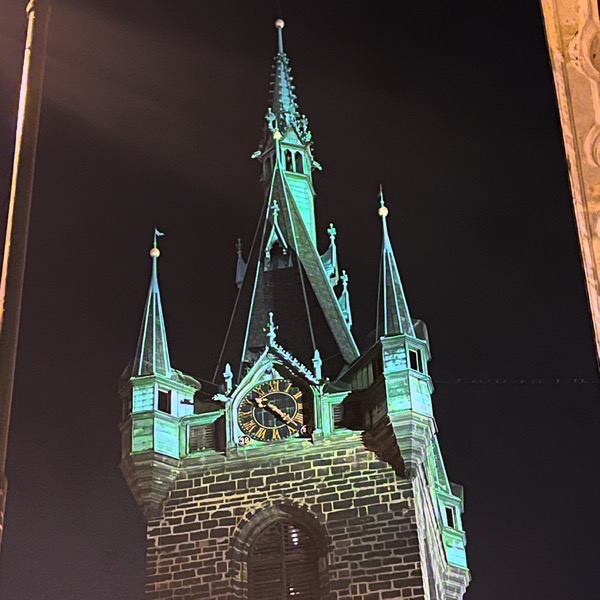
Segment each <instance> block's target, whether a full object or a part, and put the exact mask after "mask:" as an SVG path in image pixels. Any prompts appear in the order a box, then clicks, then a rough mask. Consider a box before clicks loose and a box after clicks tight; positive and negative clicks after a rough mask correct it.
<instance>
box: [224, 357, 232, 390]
mask: <svg viewBox="0 0 600 600" xmlns="http://www.w3.org/2000/svg"><path fill="white" fill-rule="evenodd" d="M223 379H224V381H225V392H226V393H227V394H229V392H231V390H232V388H233V371H232V370H231V365H230V364H229V363H227V364H226V365H225V371H224V372H223Z"/></svg>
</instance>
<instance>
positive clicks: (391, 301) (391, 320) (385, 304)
mask: <svg viewBox="0 0 600 600" xmlns="http://www.w3.org/2000/svg"><path fill="white" fill-rule="evenodd" d="M379 203H380V207H379V216H380V217H381V225H382V229H383V242H382V248H381V266H380V271H379V278H380V284H379V300H378V307H377V336H378V337H379V336H381V335H398V334H401V333H406V334H408V335H413V336H414V335H415V331H414V328H413V324H412V320H411V318H410V313H409V312H408V304H407V303H406V297H405V295H404V290H403V289H402V281H401V280H400V272H399V271H398V265H397V264H396V257H395V256H394V250H393V249H392V243H391V242H390V236H389V233H388V228H387V216H388V208H387V206H386V205H385V202H384V199H383V189H380V191H379Z"/></svg>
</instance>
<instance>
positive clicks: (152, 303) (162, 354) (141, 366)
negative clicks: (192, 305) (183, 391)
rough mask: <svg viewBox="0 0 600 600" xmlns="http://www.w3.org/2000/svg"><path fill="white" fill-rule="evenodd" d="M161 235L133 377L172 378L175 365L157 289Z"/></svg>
mask: <svg viewBox="0 0 600 600" xmlns="http://www.w3.org/2000/svg"><path fill="white" fill-rule="evenodd" d="M160 235H162V234H161V233H160V232H159V231H156V230H155V233H154V244H153V246H152V249H151V250H150V257H151V258H152V275H151V277H150V288H149V289H148V299H147V300H146V307H145V308H144V317H143V319H142V328H141V329H140V336H139V338H138V345H137V350H136V352H135V358H134V361H133V368H132V372H131V376H132V377H140V376H142V375H164V376H165V377H171V374H172V371H173V369H172V367H171V359H170V357H169V346H168V344H167V331H166V329H165V318H164V315H163V309H162V302H161V299H160V290H159V288H158V257H159V256H160V250H159V249H158V246H157V243H156V238H157V236H160Z"/></svg>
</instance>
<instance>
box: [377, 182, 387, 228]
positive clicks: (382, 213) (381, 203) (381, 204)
mask: <svg viewBox="0 0 600 600" xmlns="http://www.w3.org/2000/svg"><path fill="white" fill-rule="evenodd" d="M389 212H390V211H389V210H388V207H387V206H386V205H385V200H384V199H383V185H381V183H380V184H379V210H378V211H377V214H378V215H379V216H380V217H381V218H382V219H385V218H386V217H387V216H388V214H389Z"/></svg>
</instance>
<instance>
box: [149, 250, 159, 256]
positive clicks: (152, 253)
mask: <svg viewBox="0 0 600 600" xmlns="http://www.w3.org/2000/svg"><path fill="white" fill-rule="evenodd" d="M150 256H151V257H152V258H158V257H159V256H160V250H159V249H158V248H152V249H151V250H150Z"/></svg>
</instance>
